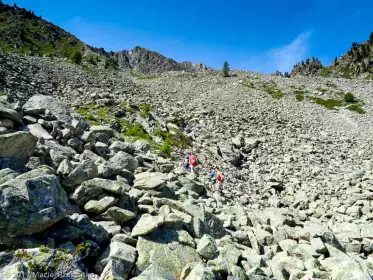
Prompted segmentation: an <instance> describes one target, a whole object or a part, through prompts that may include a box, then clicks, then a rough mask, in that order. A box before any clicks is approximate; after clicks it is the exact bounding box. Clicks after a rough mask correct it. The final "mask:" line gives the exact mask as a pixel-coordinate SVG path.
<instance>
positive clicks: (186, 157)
mask: <svg viewBox="0 0 373 280" xmlns="http://www.w3.org/2000/svg"><path fill="white" fill-rule="evenodd" d="M189 158H190V153H186V154H185V158H184V163H183V167H184V168H185V169H186V170H189Z"/></svg>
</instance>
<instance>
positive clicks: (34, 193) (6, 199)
mask: <svg viewBox="0 0 373 280" xmlns="http://www.w3.org/2000/svg"><path fill="white" fill-rule="evenodd" d="M67 212H68V200H67V196H66V193H65V191H64V190H63V188H62V187H61V185H60V183H59V181H58V179H57V177H56V176H55V175H53V171H52V170H51V169H50V168H49V167H45V166H43V167H40V168H38V169H34V170H32V171H30V172H28V173H25V174H22V175H20V176H18V177H16V178H15V179H13V180H10V181H8V182H6V183H4V184H2V185H0V242H3V243H9V241H10V240H11V239H12V238H13V237H16V236H20V235H31V234H34V233H38V232H41V231H43V230H45V229H46V228H48V227H50V226H51V225H53V224H54V223H56V222H57V221H59V220H60V219H62V218H63V217H65V216H66V215H67Z"/></svg>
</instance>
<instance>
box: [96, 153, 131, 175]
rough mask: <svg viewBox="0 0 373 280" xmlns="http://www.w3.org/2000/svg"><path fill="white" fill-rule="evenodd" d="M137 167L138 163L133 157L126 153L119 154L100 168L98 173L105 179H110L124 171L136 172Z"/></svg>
mask: <svg viewBox="0 0 373 280" xmlns="http://www.w3.org/2000/svg"><path fill="white" fill-rule="evenodd" d="M137 167H138V162H137V160H136V159H135V158H134V157H133V156H131V155H129V154H127V153H124V152H118V153H117V154H116V155H115V156H113V157H112V158H110V159H109V160H108V161H107V162H105V163H103V164H101V165H99V166H98V173H99V175H100V176H102V177H104V178H109V177H112V176H115V175H118V174H120V173H121V171H122V170H124V169H127V170H129V171H130V172H134V171H135V169H136V168H137Z"/></svg>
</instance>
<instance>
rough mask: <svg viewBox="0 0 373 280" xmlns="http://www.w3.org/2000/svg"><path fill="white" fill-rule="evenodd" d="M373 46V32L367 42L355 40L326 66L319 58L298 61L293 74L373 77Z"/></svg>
mask: <svg viewBox="0 0 373 280" xmlns="http://www.w3.org/2000/svg"><path fill="white" fill-rule="evenodd" d="M372 46H373V33H371V35H370V37H369V40H368V41H366V42H362V43H357V42H353V43H352V46H351V48H350V49H349V50H348V51H347V52H346V53H345V54H343V55H342V56H341V57H335V59H334V62H333V63H332V64H331V65H330V66H328V67H324V66H323V65H322V64H321V62H320V61H319V59H317V58H312V59H311V60H310V59H307V60H306V62H304V61H302V62H299V63H297V64H296V65H295V66H294V67H293V70H292V73H291V75H292V76H296V75H301V76H323V77H341V78H347V79H350V78H368V79H372V65H373V51H372Z"/></svg>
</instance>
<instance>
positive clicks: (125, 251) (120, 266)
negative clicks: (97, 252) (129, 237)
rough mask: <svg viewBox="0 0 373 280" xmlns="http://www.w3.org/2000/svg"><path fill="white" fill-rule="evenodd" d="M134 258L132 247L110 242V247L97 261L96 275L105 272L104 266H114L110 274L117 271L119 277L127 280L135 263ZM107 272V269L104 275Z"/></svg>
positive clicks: (134, 251)
mask: <svg viewBox="0 0 373 280" xmlns="http://www.w3.org/2000/svg"><path fill="white" fill-rule="evenodd" d="M136 257H137V252H136V249H135V248H134V247H132V246H130V245H127V244H125V243H121V242H117V241H115V242H111V243H110V246H109V247H107V248H106V250H105V251H104V252H103V253H102V255H101V256H100V258H99V259H98V261H97V263H96V265H95V270H96V272H97V273H98V274H101V273H102V272H103V271H104V270H105V266H107V265H109V266H110V265H111V266H114V267H112V268H110V271H111V273H115V271H117V270H119V272H120V276H121V277H123V278H124V279H127V278H128V276H129V273H130V272H131V270H132V266H133V265H134V263H135V261H136ZM108 270H109V268H107V269H106V273H108ZM113 270H115V271H113ZM103 279H106V278H103ZM109 279H111V278H109Z"/></svg>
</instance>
